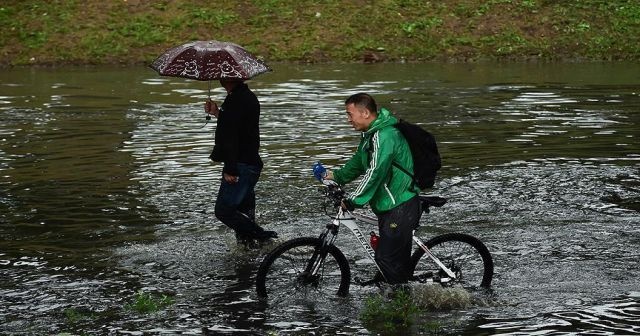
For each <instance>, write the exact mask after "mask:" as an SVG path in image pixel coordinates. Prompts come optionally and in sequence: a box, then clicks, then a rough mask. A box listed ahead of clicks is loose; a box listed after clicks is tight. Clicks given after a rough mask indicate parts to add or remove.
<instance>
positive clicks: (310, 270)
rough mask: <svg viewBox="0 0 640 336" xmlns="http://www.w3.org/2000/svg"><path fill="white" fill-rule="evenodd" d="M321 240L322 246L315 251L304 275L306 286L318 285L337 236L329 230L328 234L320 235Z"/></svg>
mask: <svg viewBox="0 0 640 336" xmlns="http://www.w3.org/2000/svg"><path fill="white" fill-rule="evenodd" d="M320 240H321V241H322V243H321V245H320V246H318V247H317V248H315V249H314V251H313V255H312V256H311V259H309V262H308V263H307V266H306V267H305V270H304V272H303V274H302V275H303V276H302V278H301V280H302V281H304V283H305V284H311V283H315V284H317V281H318V279H319V278H320V275H321V270H322V267H323V266H324V260H325V258H326V257H327V253H329V247H330V246H331V245H333V242H334V241H335V240H336V235H335V234H333V233H332V232H331V229H327V231H326V232H324V233H323V234H322V235H320Z"/></svg>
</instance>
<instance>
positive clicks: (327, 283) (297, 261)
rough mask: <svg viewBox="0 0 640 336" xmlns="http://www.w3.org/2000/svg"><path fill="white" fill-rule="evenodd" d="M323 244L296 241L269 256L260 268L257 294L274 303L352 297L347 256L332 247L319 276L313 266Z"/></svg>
mask: <svg viewBox="0 0 640 336" xmlns="http://www.w3.org/2000/svg"><path fill="white" fill-rule="evenodd" d="M321 245H322V240H320V239H319V238H313V237H303V238H295V239H292V240H289V241H286V242H284V243H282V244H281V245H279V246H277V247H276V248H275V249H274V250H273V251H271V252H269V254H267V255H266V256H265V257H264V259H263V260H262V262H261V263H260V267H259V268H258V272H257V275H256V291H257V293H258V296H259V297H262V298H267V297H268V298H269V299H270V300H282V299H285V298H291V297H295V298H304V297H307V296H313V297H314V298H315V297H317V296H318V295H323V294H332V295H333V294H337V295H339V296H346V295H347V294H348V293H349V284H350V281H351V271H350V270H349V262H348V261H347V258H345V256H344V254H343V253H342V252H341V251H340V250H339V249H338V248H337V247H335V246H334V245H332V246H330V247H329V249H328V252H327V254H326V256H325V257H324V260H323V261H322V263H321V264H320V267H319V269H318V271H317V272H315V274H312V273H311V272H310V271H309V268H310V266H309V265H313V264H315V262H316V261H317V260H318V258H320V257H321V256H320V253H319V250H320V246H321Z"/></svg>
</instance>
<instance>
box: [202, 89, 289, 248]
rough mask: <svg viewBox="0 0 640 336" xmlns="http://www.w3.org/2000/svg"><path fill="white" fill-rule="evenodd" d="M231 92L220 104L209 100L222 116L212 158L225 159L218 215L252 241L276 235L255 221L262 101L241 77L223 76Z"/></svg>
mask: <svg viewBox="0 0 640 336" xmlns="http://www.w3.org/2000/svg"><path fill="white" fill-rule="evenodd" d="M220 85H222V87H224V89H225V90H226V91H227V96H226V98H225V99H224V102H223V103H222V106H220V107H218V105H217V104H216V103H214V102H212V101H211V100H207V102H206V103H205V112H207V113H208V114H211V115H213V116H215V117H216V118H218V120H217V126H216V135H215V146H214V147H213V151H212V152H211V155H210V156H209V157H210V158H211V160H213V161H217V162H223V163H224V166H223V168H222V181H221V183H220V190H219V191H218V198H217V200H216V206H215V215H216V217H217V218H218V219H219V220H220V221H221V222H222V223H224V224H225V225H227V226H229V227H230V228H232V229H233V230H235V232H236V238H237V239H238V242H241V243H244V244H249V243H251V241H252V240H253V239H256V240H258V241H259V242H263V241H266V240H269V239H271V238H276V237H277V234H276V233H275V232H274V231H265V230H264V229H263V228H261V227H260V226H259V225H258V224H257V223H256V222H255V208H256V197H255V192H254V188H255V185H256V183H257V182H258V178H259V177H260V172H261V171H262V160H261V159H260V155H259V154H258V149H259V147H260V129H259V117H260V102H259V101H258V98H257V97H256V95H255V94H254V93H253V92H252V91H251V90H250V89H249V86H247V84H246V83H245V82H244V81H243V80H241V79H235V78H232V79H221V80H220Z"/></svg>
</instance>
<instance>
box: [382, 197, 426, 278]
mask: <svg viewBox="0 0 640 336" xmlns="http://www.w3.org/2000/svg"><path fill="white" fill-rule="evenodd" d="M421 214H422V210H421V209H420V199H419V198H418V197H417V196H416V197H414V198H412V199H410V200H408V201H406V202H404V203H402V204H400V205H399V206H397V207H395V208H393V209H391V210H389V211H387V212H385V213H382V214H379V215H378V229H379V231H380V240H379V242H378V248H377V249H376V262H377V263H378V265H379V266H380V268H381V269H382V273H383V274H384V276H385V278H386V280H387V282H388V283H390V284H398V283H406V282H407V280H408V279H409V276H410V275H411V274H409V272H410V270H411V246H412V241H413V240H412V236H413V230H414V229H415V228H416V227H417V226H418V224H419V222H420V216H421Z"/></svg>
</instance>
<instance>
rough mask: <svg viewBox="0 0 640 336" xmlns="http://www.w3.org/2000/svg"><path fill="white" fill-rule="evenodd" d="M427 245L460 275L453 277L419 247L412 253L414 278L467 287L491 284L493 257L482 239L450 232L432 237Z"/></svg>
mask: <svg viewBox="0 0 640 336" xmlns="http://www.w3.org/2000/svg"><path fill="white" fill-rule="evenodd" d="M425 245H427V247H428V248H429V250H430V251H431V253H432V254H433V255H434V256H435V257H436V258H438V259H439V260H440V261H441V262H442V263H443V264H444V265H445V266H446V267H447V268H449V269H450V270H451V271H452V272H453V273H454V274H455V276H456V277H455V279H451V278H450V277H449V275H448V274H446V272H444V271H443V270H442V269H441V268H440V267H439V266H438V265H437V264H436V263H435V262H434V261H433V260H432V259H431V258H430V257H428V256H427V255H426V253H425V252H424V251H423V250H422V249H420V248H418V249H416V250H415V252H414V253H413V255H412V256H411V261H412V264H413V280H415V281H420V282H427V281H435V282H441V283H443V284H445V283H451V284H458V285H461V286H462V287H464V288H467V289H475V288H477V287H483V288H489V287H490V286H491V280H492V278H493V259H492V258H491V253H489V250H488V249H487V247H486V246H485V245H484V244H483V243H482V242H481V241H480V240H479V239H477V238H475V237H473V236H470V235H467V234H464V233H447V234H443V235H440V236H436V237H434V238H432V239H430V240H429V241H427V242H426V243H425Z"/></svg>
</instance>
